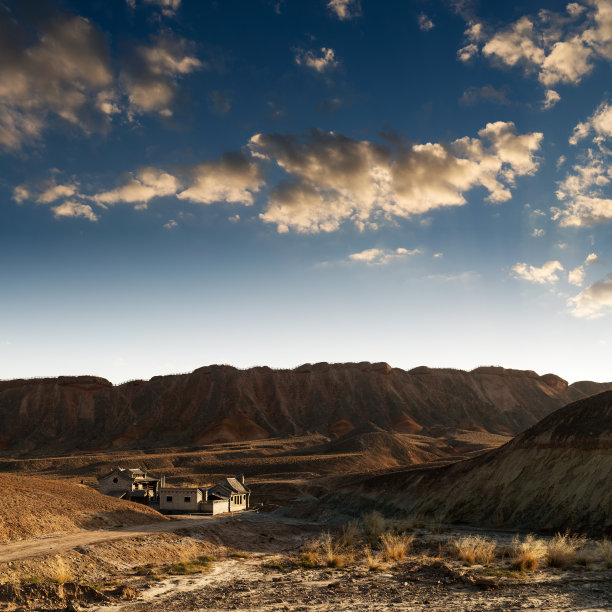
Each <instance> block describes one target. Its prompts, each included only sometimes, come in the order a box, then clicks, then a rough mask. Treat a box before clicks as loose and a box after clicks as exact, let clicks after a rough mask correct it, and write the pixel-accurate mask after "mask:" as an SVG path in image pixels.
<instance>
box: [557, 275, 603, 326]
mask: <svg viewBox="0 0 612 612" xmlns="http://www.w3.org/2000/svg"><path fill="white" fill-rule="evenodd" d="M567 304H568V306H569V307H570V308H571V313H572V314H573V315H574V316H575V317H579V318H587V319H594V318H597V317H601V316H603V315H604V314H605V312H606V311H607V310H608V309H609V308H610V307H612V274H608V276H607V277H606V278H604V279H602V280H600V281H598V282H596V283H595V284H593V285H591V286H590V287H587V288H586V289H584V290H583V291H581V292H580V293H579V294H578V295H577V296H575V297H573V298H570V299H569V300H568V302H567Z"/></svg>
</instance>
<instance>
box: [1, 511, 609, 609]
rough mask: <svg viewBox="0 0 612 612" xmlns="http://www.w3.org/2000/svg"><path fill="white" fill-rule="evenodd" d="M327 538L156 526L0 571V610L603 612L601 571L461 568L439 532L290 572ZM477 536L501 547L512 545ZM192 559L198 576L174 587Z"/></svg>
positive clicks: (254, 518)
mask: <svg viewBox="0 0 612 612" xmlns="http://www.w3.org/2000/svg"><path fill="white" fill-rule="evenodd" d="M171 527H178V529H177V530H174V531H170V530H169V529H168V528H171ZM330 529H331V530H332V531H333V530H334V526H333V525H325V524H322V523H312V522H306V521H300V520H296V519H288V518H283V517H280V516H277V515H274V514H263V513H260V514H243V515H236V516H234V517H218V518H215V519H213V520H210V519H209V520H190V521H181V523H180V524H179V523H178V522H177V523H176V524H174V525H173V524H172V522H169V523H166V524H165V525H159V526H155V531H156V533H152V532H149V533H140V532H138V534H137V535H136V532H133V533H129V532H128V531H126V532H125V533H124V534H123V537H122V538H119V539H112V540H108V541H102V542H98V543H90V544H84V543H82V544H81V545H79V546H78V547H77V548H75V549H73V550H70V551H67V552H63V553H62V554H61V555H57V554H54V555H47V556H43V557H35V558H31V559H25V560H22V561H16V562H9V563H0V583H2V582H3V583H5V585H6V584H12V585H14V586H13V590H12V591H11V592H12V593H13V595H15V594H16V595H17V598H15V599H13V600H9V599H8V598H7V597H5V598H4V600H3V599H2V593H1V592H0V610H15V608H16V607H17V606H23V607H24V608H25V609H36V610H56V611H59V610H65V609H66V606H67V604H69V603H70V602H71V601H74V600H76V602H77V605H79V606H86V607H87V609H90V610H96V611H99V612H144V611H149V610H150V611H152V612H157V611H159V612H161V611H162V610H163V611H167V612H190V611H196V610H304V611H305V610H325V611H327V610H337V609H338V608H344V609H346V610H389V609H394V610H451V611H455V610H456V611H458V610H500V609H508V610H516V609H521V608H531V609H538V610H612V568H611V567H610V564H609V563H607V564H606V563H602V562H601V561H598V562H593V563H590V562H585V563H583V564H582V565H576V564H572V565H571V566H570V567H567V568H565V569H560V568H544V569H538V570H536V571H531V572H518V571H511V570H510V569H509V567H508V562H507V561H506V560H504V559H497V560H495V561H494V562H492V563H487V564H484V565H478V564H476V565H472V566H468V565H465V564H464V563H463V562H461V561H459V560H457V559H454V558H452V557H450V556H449V555H448V554H446V553H445V552H444V543H445V542H448V541H449V540H450V539H452V538H454V537H458V536H461V535H466V534H469V533H471V532H470V531H467V530H456V529H453V530H443V529H442V527H441V526H440V525H436V526H432V527H423V528H417V529H416V530H414V532H413V535H414V544H413V548H412V550H411V551H410V553H409V554H408V555H407V556H406V557H405V558H403V559H401V560H399V561H391V562H386V563H382V564H381V565H380V567H379V568H378V569H376V570H374V571H373V570H371V569H369V568H368V566H367V564H366V563H364V561H363V560H362V559H360V558H357V559H355V560H354V561H352V562H349V563H347V565H346V566H345V567H340V568H333V567H327V566H321V567H304V566H303V565H302V564H300V563H299V562H296V560H299V558H300V551H302V550H303V547H304V544H305V543H306V542H308V541H311V540H312V539H313V538H317V537H318V536H320V535H321V534H324V533H326V532H327V531H328V530H330ZM159 530H162V532H159ZM163 531H166V532H167V533H163ZM441 531H443V532H442V533H441ZM479 534H480V535H483V534H484V535H487V536H488V537H492V538H495V539H496V540H497V541H498V542H499V543H500V544H504V543H508V542H510V540H511V538H512V536H513V534H512V533H509V532H496V533H494V532H483V531H480V532H479ZM73 535H76V534H73ZM71 537H72V536H71ZM0 553H1V550H0ZM202 555H207V556H206V557H205V558H206V559H207V562H206V564H204V565H203V566H202V567H197V566H196V567H195V569H191V570H190V571H193V572H194V573H191V574H189V575H181V571H182V569H181V568H183V569H184V568H185V567H189V566H190V564H191V561H190V560H193V559H196V558H200V559H203V558H204V557H202ZM208 560H210V562H209V561H208ZM179 561H182V563H177V562H179ZM48 568H54V570H55V574H51V576H52V579H51V580H49V579H48V577H49V574H47V575H46V577H45V574H44V572H45V571H46V570H47V569H48ZM58 568H63V572H64V575H63V577H62V576H60V575H58V573H57V572H58ZM68 580H70V582H68ZM0 591H1V589H0ZM5 592H6V593H8V590H5ZM3 602H4V603H3ZM71 605H72V604H71ZM73 608H76V606H73Z"/></svg>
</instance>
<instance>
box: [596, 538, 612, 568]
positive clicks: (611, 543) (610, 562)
mask: <svg viewBox="0 0 612 612" xmlns="http://www.w3.org/2000/svg"><path fill="white" fill-rule="evenodd" d="M595 554H596V555H597V557H598V558H599V559H600V560H601V561H603V562H604V563H605V564H606V565H607V566H608V567H612V540H608V538H604V539H603V540H601V541H600V542H597V544H596V545H595Z"/></svg>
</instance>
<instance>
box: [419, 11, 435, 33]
mask: <svg viewBox="0 0 612 612" xmlns="http://www.w3.org/2000/svg"><path fill="white" fill-rule="evenodd" d="M419 28H420V29H421V30H423V32H429V30H433V28H434V22H433V21H432V20H431V19H430V18H429V17H428V16H427V15H426V14H425V13H421V14H420V15H419Z"/></svg>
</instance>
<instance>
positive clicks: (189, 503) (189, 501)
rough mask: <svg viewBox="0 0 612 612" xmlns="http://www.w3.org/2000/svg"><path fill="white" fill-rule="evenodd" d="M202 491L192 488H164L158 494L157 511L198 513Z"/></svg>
mask: <svg viewBox="0 0 612 612" xmlns="http://www.w3.org/2000/svg"><path fill="white" fill-rule="evenodd" d="M201 501H202V491H200V489H198V488H194V487H184V488H174V487H172V488H170V487H164V488H163V489H160V492H159V509H160V510H162V511H164V510H166V511H170V512H172V511H174V512H199V511H200V503H201Z"/></svg>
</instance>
